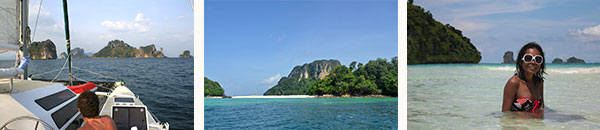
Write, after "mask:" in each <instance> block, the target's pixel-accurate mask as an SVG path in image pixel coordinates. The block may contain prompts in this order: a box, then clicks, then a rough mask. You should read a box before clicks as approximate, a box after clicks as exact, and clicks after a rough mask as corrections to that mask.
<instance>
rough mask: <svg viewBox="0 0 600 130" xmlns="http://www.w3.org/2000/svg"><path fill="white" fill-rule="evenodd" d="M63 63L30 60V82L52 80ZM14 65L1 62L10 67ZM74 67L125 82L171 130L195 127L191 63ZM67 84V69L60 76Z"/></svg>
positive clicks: (94, 62) (80, 62)
mask: <svg viewBox="0 0 600 130" xmlns="http://www.w3.org/2000/svg"><path fill="white" fill-rule="evenodd" d="M64 62H65V60H64V59H59V60H32V61H31V62H30V66H29V67H28V68H29V74H33V78H43V79H52V78H54V76H56V74H57V73H58V72H53V73H49V74H41V75H39V74H40V73H43V72H47V71H52V70H56V69H60V68H61V67H62V66H63V64H64ZM13 65H14V61H0V66H3V67H11V66H13ZM73 66H76V67H79V68H81V69H85V70H89V71H93V72H96V73H100V74H103V75H106V76H110V77H114V78H118V79H121V80H123V81H125V83H126V85H127V87H129V89H131V91H133V93H135V94H136V95H137V96H139V97H140V99H141V100H142V102H144V104H146V105H147V106H148V110H150V112H152V113H153V114H154V115H155V116H156V117H157V118H158V119H159V120H160V121H164V122H169V124H170V128H171V129H174V130H180V129H186V130H187V129H193V125H194V98H193V96H194V93H193V90H194V84H193V82H194V73H193V69H194V63H193V59H191V58H188V59H179V58H165V59H153V58H146V59H135V58H122V59H73ZM73 75H75V76H76V77H78V78H81V79H84V80H88V81H115V80H114V79H111V78H106V77H101V76H98V75H94V74H91V73H88V72H85V71H81V70H77V69H73ZM58 79H60V80H68V68H66V69H65V70H63V72H62V74H61V75H60V76H59V78H58Z"/></svg>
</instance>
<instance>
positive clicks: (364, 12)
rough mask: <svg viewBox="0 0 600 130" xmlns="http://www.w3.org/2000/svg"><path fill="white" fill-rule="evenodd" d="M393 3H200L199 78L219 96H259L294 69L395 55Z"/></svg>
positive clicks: (298, 0) (263, 0)
mask: <svg viewBox="0 0 600 130" xmlns="http://www.w3.org/2000/svg"><path fill="white" fill-rule="evenodd" d="M396 2H397V1H394V0H375V1H362V0H360V1H356V0H350V1H346V0H324V1H313V0H295V1H286V0H260V1H235V0H234V1H231V0H228V1H223V0H206V1H205V4H204V6H205V7H204V8H205V12H204V13H205V18H204V22H205V23H204V28H205V30H204V34H205V37H204V38H205V41H204V58H205V59H204V64H205V68H204V71H205V76H206V77H208V78H209V79H211V80H215V81H217V82H219V83H220V84H221V85H222V86H223V88H224V89H225V94H226V95H262V94H263V93H264V92H265V91H266V90H267V89H269V88H271V87H272V86H274V85H275V84H276V83H277V81H279V79H280V78H281V77H282V76H287V75H288V74H289V73H290V71H291V70H292V69H293V67H294V66H297V65H302V64H304V63H310V62H312V61H314V60H320V59H337V60H339V61H340V62H341V63H342V64H343V65H348V64H350V62H352V61H358V62H362V63H366V62H368V61H369V60H373V59H376V58H378V57H379V58H387V59H388V60H389V59H390V58H391V57H394V56H397V55H398V49H397V48H398V31H397V28H398V20H397V19H398V14H397V3H396Z"/></svg>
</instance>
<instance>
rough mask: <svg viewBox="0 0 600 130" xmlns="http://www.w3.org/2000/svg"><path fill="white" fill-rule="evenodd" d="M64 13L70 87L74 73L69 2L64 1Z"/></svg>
mask: <svg viewBox="0 0 600 130" xmlns="http://www.w3.org/2000/svg"><path fill="white" fill-rule="evenodd" d="M62 2H63V12H64V14H65V39H66V42H67V61H68V62H69V78H70V79H71V80H70V82H69V85H71V86H72V85H73V73H72V71H71V66H72V65H73V64H72V63H71V38H70V35H69V11H68V9H67V0H63V1H62Z"/></svg>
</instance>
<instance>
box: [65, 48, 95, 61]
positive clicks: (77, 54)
mask: <svg viewBox="0 0 600 130" xmlns="http://www.w3.org/2000/svg"><path fill="white" fill-rule="evenodd" d="M58 58H59V59H65V58H67V53H65V52H63V53H60V56H58ZM71 58H74V59H76V58H90V56H88V55H86V54H85V51H84V50H83V49H81V48H79V47H76V48H75V49H71Z"/></svg>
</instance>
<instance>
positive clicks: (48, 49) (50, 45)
mask: <svg viewBox="0 0 600 130" xmlns="http://www.w3.org/2000/svg"><path fill="white" fill-rule="evenodd" d="M27 51H28V53H29V56H30V57H31V59H34V60H45V59H56V46H55V45H54V42H52V40H50V39H47V40H45V41H38V42H33V43H31V44H29V46H28V47H27Z"/></svg>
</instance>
